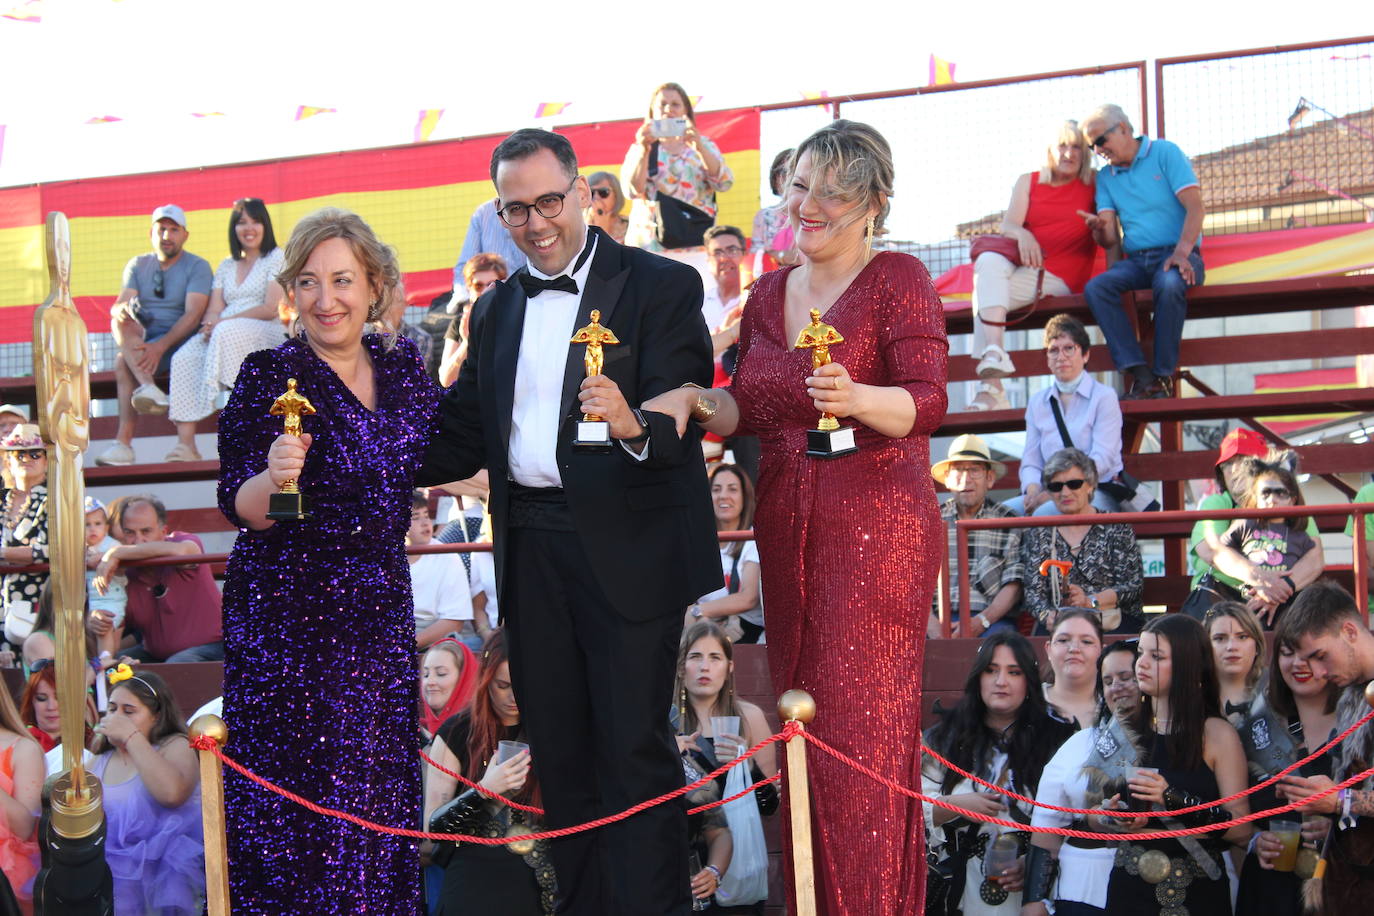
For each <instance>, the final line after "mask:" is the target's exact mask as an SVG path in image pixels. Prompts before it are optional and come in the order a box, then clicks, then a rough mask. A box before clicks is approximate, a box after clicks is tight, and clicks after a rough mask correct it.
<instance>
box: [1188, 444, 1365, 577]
mask: <svg viewBox="0 0 1374 916" xmlns="http://www.w3.org/2000/svg"><path fill="white" fill-rule="evenodd" d="M1268 455H1269V443H1268V442H1266V441H1265V439H1264V437H1263V436H1261V435H1260V434H1259V433H1257V432H1255V431H1254V430H1251V429H1233V430H1231V431H1230V432H1229V433H1227V434H1226V438H1224V439H1222V440H1221V448H1220V449H1219V450H1218V452H1217V463H1216V468H1215V471H1214V473H1215V474H1216V478H1217V486H1218V487H1219V488H1220V489H1219V492H1217V493H1213V494H1212V495H1210V496H1208V497H1206V498H1204V499H1203V500H1202V502H1200V503H1199V504H1198V510H1199V511H1207V510H1210V509H1234V508H1236V507H1237V506H1239V505H1240V503H1241V500H1242V498H1243V497H1244V495H1245V492H1246V490H1247V489H1249V484H1250V481H1249V479H1248V477H1247V476H1246V475H1245V473H1244V467H1245V461H1246V459H1247V458H1260V459H1263V458H1266V457H1267V456H1268ZM1230 527H1231V521H1230V520H1229V519H1224V518H1218V519H1204V520H1202V521H1200V522H1198V523H1197V524H1195V525H1193V534H1192V537H1191V538H1190V539H1189V541H1188V550H1189V561H1190V563H1191V565H1192V571H1193V581H1192V588H1197V587H1198V582H1199V581H1200V580H1201V579H1202V577H1203V576H1204V575H1205V574H1207V573H1211V574H1212V577H1213V578H1214V579H1215V580H1216V581H1217V582H1219V583H1221V584H1222V585H1225V586H1228V587H1229V588H1232V589H1235V590H1236V591H1239V590H1240V586H1241V583H1240V581H1239V580H1238V579H1236V578H1234V577H1232V576H1228V575H1227V574H1226V573H1224V572H1221V571H1220V570H1218V569H1217V568H1216V567H1215V566H1214V565H1213V564H1214V561H1215V559H1216V555H1217V551H1218V550H1220V549H1221V539H1222V536H1223V535H1225V534H1226V530H1227V529H1228V528H1230ZM1371 530H1374V529H1371ZM1307 533H1308V534H1309V535H1311V536H1312V537H1314V538H1315V537H1317V523H1316V522H1315V521H1313V520H1312V519H1310V518H1309V519H1308V520H1307ZM1320 561H1321V558H1320V556H1306V557H1303V558H1302V559H1300V560H1299V561H1298V563H1297V565H1296V566H1294V568H1293V569H1292V570H1290V571H1289V572H1290V574H1291V575H1292V576H1293V577H1294V578H1295V579H1298V580H1299V581H1310V580H1311V579H1315V578H1316V577H1317V576H1318V575H1320V574H1321V567H1320V566H1317V567H1316V568H1314V569H1308V568H1307V567H1308V566H1312V565H1313V564H1317V563H1320Z"/></svg>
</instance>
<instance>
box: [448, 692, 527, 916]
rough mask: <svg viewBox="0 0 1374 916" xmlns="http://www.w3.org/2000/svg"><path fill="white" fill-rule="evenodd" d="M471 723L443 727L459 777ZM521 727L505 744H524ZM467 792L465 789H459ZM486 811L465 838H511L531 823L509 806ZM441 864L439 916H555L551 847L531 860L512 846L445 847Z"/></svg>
mask: <svg viewBox="0 0 1374 916" xmlns="http://www.w3.org/2000/svg"><path fill="white" fill-rule="evenodd" d="M469 722H470V720H469V719H468V715H467V713H459V714H458V715H456V716H454V717H453V718H451V719H449V720H448V721H447V722H445V723H444V724H443V725H442V726H440V727H439V737H440V738H441V739H442V740H443V742H444V744H446V745H447V746H448V749H449V750H450V751H452V752H453V756H454V757H456V758H457V759H458V762H459V766H458V768H457V769H458V772H464V771H465V770H466V769H467V752H468V751H467V744H468V729H469ZM520 735H521V732H520V726H518V725H514V726H510V727H509V728H507V729H506V731H505V733H504V734H503V735H502V736H501V738H502V740H511V741H514V740H519V739H520ZM462 788H463V787H462V786H461V785H460V786H459V789H460V790H461V789H462ZM489 809H490V806H486V807H484V808H483V810H482V813H481V815H479V816H478V817H476V818H475V819H473V820H472V822H470V825H469V826H466V827H465V828H464V829H463V830H462V832H463V833H468V834H470V835H473V836H492V837H497V836H505V835H506V830H507V829H508V828H509V827H510V826H511V824H528V825H529V827H530V829H532V830H538V829H540V825H539V824H537V823H530V822H529V821H528V820H527V818H529V817H531V816H530V815H526V814H525V813H524V812H521V811H516V810H515V809H513V808H507V807H505V806H504V805H503V806H501V807H500V809H499V810H498V811H497V812H496V813H495V814H492V813H490V810H489ZM434 861H435V864H438V865H442V866H443V868H444V886H443V890H442V891H441V893H440V896H439V901H440V903H439V916H492V914H501V916H545V914H551V913H553V897H554V876H553V865H552V863H550V862H549V858H548V841H547V840H542V841H539V842H537V843H535V844H534V850H533V851H532V852H530V853H528V854H527V855H523V856H522V855H517V854H515V853H513V852H511V850H510V848H509V847H506V846H479V845H476V844H472V843H469V844H461V843H440V844H438V846H437V847H436V849H435V851H434Z"/></svg>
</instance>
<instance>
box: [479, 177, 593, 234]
mask: <svg viewBox="0 0 1374 916" xmlns="http://www.w3.org/2000/svg"><path fill="white" fill-rule="evenodd" d="M576 184H577V179H576V178H574V179H573V182H572V184H570V185H568V190H566V191H564V192H563V193H562V194H545V195H543V196H542V197H540V198H539V199H538V200H536V201H535V202H534V203H533V204H524V203H520V202H519V201H517V202H515V203H513V204H506V205H505V206H504V207H502V208H501V209H500V210H497V211H496V215H497V216H500V217H501V222H503V223H505V224H506V225H507V226H510V227H511V228H512V229H519V228H520V227H521V226H523V225H525V224H526V223H528V222H529V221H530V211H531V210H534V211H535V212H536V213H538V214H539V215H540V216H542V217H544V219H553V218H554V217H555V216H557V215H558V214H560V213H562V212H563V199H564V198H566V197H567V196H568V195H569V194H571V193H572V189H573V186H574V185H576Z"/></svg>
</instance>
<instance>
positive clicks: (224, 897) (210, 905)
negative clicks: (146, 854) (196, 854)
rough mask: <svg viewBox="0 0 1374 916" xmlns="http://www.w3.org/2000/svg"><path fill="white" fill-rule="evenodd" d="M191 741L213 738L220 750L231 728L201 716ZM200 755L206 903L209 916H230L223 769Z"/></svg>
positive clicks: (204, 754) (209, 757)
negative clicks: (193, 739)
mask: <svg viewBox="0 0 1374 916" xmlns="http://www.w3.org/2000/svg"><path fill="white" fill-rule="evenodd" d="M191 737H192V738H202V737H205V738H210V739H211V740H213V741H214V742H215V743H216V744H218V745H219V746H220V747H224V745H225V742H227V741H228V740H229V728H228V726H226V725H225V724H224V720H223V719H221V718H220V717H219V716H209V715H206V716H199V717H197V719H196V721H194V722H192V723H191ZM197 753H199V755H200V817H201V824H202V826H203V828H204V831H205V902H206V908H207V911H208V912H209V916H229V852H228V849H227V848H226V846H227V844H226V843H225V839H224V765H223V764H221V763H220V762H219V758H218V757H216V756H215V754H214V752H213V751H198V752H197Z"/></svg>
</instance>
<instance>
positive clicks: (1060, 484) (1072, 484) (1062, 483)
mask: <svg viewBox="0 0 1374 916" xmlns="http://www.w3.org/2000/svg"><path fill="white" fill-rule="evenodd" d="M1085 483H1087V481H1086V480H1084V479H1083V478H1082V477H1078V478H1076V479H1074V480H1052V481H1050V482H1049V483H1047V484H1045V489H1046V490H1049V491H1050V492H1051V493H1058V492H1059V491H1060V490H1062V489H1064V488H1065V487H1068V488H1069V489H1070V490H1081V489H1082V488H1083V484H1085Z"/></svg>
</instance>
